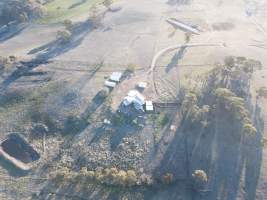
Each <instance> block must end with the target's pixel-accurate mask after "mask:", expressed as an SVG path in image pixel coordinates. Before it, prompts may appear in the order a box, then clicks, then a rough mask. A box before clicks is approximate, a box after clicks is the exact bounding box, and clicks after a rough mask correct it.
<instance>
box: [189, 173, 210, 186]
mask: <svg viewBox="0 0 267 200" xmlns="http://www.w3.org/2000/svg"><path fill="white" fill-rule="evenodd" d="M192 178H193V186H194V189H196V190H199V189H202V188H203V187H204V186H205V184H206V183H207V182H208V176H207V174H206V172H205V171H203V170H195V171H194V173H193V174H192Z"/></svg>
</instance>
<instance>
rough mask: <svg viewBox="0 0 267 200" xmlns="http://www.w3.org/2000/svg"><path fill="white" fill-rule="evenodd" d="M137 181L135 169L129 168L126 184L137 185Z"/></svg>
mask: <svg viewBox="0 0 267 200" xmlns="http://www.w3.org/2000/svg"><path fill="white" fill-rule="evenodd" d="M136 183H137V176H136V173H135V171H133V170H128V171H127V179H126V184H127V185H128V186H133V185H136Z"/></svg>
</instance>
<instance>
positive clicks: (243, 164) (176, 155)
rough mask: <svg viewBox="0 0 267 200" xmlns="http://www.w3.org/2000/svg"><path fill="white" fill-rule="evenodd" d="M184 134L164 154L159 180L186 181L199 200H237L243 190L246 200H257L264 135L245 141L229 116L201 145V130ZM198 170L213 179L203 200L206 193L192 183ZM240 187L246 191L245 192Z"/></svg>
mask: <svg viewBox="0 0 267 200" xmlns="http://www.w3.org/2000/svg"><path fill="white" fill-rule="evenodd" d="M217 120H218V119H217ZM226 124H227V125H226ZM181 130H182V129H181ZM181 130H180V131H178V132H177V133H176V135H175V138H174V139H173V140H172V142H171V143H170V145H169V147H168V148H167V150H166V151H165V152H162V153H163V154H164V156H163V159H162V160H161V163H160V164H159V165H158V166H157V167H156V168H155V169H154V174H155V176H156V177H161V176H162V175H164V174H166V173H172V174H173V175H174V177H175V179H176V180H186V181H187V182H188V183H187V184H188V187H189V188H191V192H190V191H189V192H190V194H191V195H192V198H196V197H197V198H196V199H205V200H214V199H227V200H236V199H237V196H238V193H239V191H240V189H241V190H243V189H244V192H245V193H244V194H245V199H249V200H255V196H256V189H257V183H258V179H259V174H260V167H261V156H262V148H261V146H260V141H261V134H260V133H257V135H256V137H253V138H251V137H248V136H243V137H242V133H241V134H237V132H240V127H239V125H238V124H235V123H233V124H229V116H228V117H227V114H224V116H220V119H219V120H218V121H217V123H216V125H215V123H213V124H212V125H211V127H210V128H209V130H207V131H205V133H204V134H203V135H202V136H201V139H200V141H199V142H198V143H196V138H197V137H198V136H197V135H198V134H200V133H199V131H200V130H199V129H194V128H193V127H190V130H187V131H186V132H183V131H181ZM196 144H197V146H195V145H196ZM192 149H195V150H194V152H193V151H192ZM197 169H202V170H204V171H205V172H206V173H207V175H208V179H209V181H208V183H207V185H206V188H205V191H206V192H204V193H205V195H204V196H205V197H204V198H203V197H201V195H203V193H202V192H197V193H196V190H195V189H194V188H193V187H192V186H193V185H192V184H191V183H190V182H191V179H192V176H191V174H192V173H193V171H194V170H197ZM243 172H244V173H243ZM243 180H244V182H243ZM240 183H243V184H244V186H245V187H244V188H241V187H240Z"/></svg>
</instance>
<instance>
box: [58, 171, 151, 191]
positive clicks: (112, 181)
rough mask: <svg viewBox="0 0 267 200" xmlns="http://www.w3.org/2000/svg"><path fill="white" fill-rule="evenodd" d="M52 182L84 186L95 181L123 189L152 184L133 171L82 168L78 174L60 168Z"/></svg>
mask: <svg viewBox="0 0 267 200" xmlns="http://www.w3.org/2000/svg"><path fill="white" fill-rule="evenodd" d="M54 180H55V183H57V184H66V183H68V182H70V181H71V180H75V181H77V182H79V183H84V184H88V183H91V182H93V181H95V182H97V183H101V184H106V185H110V186H123V187H132V186H136V185H150V184H152V179H151V177H150V176H148V175H146V174H141V175H138V174H137V173H136V172H135V171H134V170H127V171H125V170H119V169H117V168H115V167H112V168H106V169H96V170H90V171H88V170H87V168H86V167H84V168H82V169H81V170H80V171H79V172H72V171H70V170H69V169H67V168H62V169H61V170H60V171H58V172H57V174H56V176H55V178H54Z"/></svg>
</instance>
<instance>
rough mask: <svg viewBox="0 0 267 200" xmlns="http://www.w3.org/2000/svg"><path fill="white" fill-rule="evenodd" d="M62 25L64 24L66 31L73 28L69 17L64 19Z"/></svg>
mask: <svg viewBox="0 0 267 200" xmlns="http://www.w3.org/2000/svg"><path fill="white" fill-rule="evenodd" d="M63 25H64V27H65V29H66V30H68V31H71V29H72V28H73V23H72V21H71V20H70V19H65V20H64V22H63Z"/></svg>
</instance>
